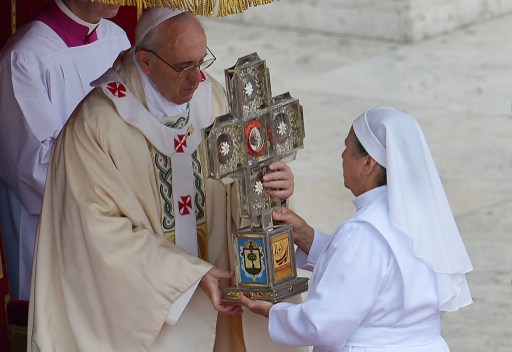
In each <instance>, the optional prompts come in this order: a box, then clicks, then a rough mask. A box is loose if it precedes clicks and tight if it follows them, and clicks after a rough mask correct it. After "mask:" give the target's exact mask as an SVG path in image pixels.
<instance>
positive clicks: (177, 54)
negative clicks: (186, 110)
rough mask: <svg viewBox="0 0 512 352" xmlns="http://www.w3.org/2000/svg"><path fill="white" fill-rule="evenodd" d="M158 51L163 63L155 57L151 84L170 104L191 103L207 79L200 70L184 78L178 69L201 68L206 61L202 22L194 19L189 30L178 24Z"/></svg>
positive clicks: (189, 22)
mask: <svg viewBox="0 0 512 352" xmlns="http://www.w3.org/2000/svg"><path fill="white" fill-rule="evenodd" d="M163 30H164V31H165V30H166V28H164V29H163ZM164 33H165V32H164ZM154 51H155V52H156V53H157V55H158V56H160V58H161V59H159V58H158V57H156V56H155V55H153V56H152V69H151V72H150V73H149V74H148V76H149V78H150V79H151V81H152V82H153V83H154V84H155V86H156V88H157V89H158V91H159V92H160V93H161V94H162V95H163V96H164V97H165V98H166V99H167V100H169V101H171V102H173V103H175V104H178V105H179V104H184V103H187V102H189V101H190V100H191V99H192V96H193V95H194V92H195V91H196V89H197V87H198V86H199V83H200V82H201V81H203V75H202V73H201V72H200V70H199V68H198V67H195V68H192V69H189V70H187V71H186V73H184V74H182V75H181V76H180V74H178V72H176V71H175V70H174V69H176V70H178V71H180V70H182V69H185V68H188V67H190V66H195V65H198V64H199V63H200V62H201V61H202V60H203V58H204V57H205V55H206V35H205V33H204V30H203V28H202V27H201V25H200V24H199V22H197V20H195V19H190V21H188V22H187V25H186V26H185V24H184V23H178V24H175V25H174V26H173V28H172V30H171V31H170V35H169V40H168V41H167V42H166V43H165V45H161V46H160V47H158V48H156V50H154ZM164 61H165V62H164ZM169 65H170V66H172V67H169ZM173 68H174V69H173Z"/></svg>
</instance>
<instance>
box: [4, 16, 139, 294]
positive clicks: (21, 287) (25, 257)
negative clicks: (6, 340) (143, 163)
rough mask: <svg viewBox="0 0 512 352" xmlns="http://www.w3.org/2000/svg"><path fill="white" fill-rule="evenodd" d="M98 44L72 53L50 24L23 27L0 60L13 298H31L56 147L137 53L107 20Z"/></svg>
mask: <svg viewBox="0 0 512 352" xmlns="http://www.w3.org/2000/svg"><path fill="white" fill-rule="evenodd" d="M96 31H97V36H98V40H96V41H95V42H93V43H90V44H87V45H83V46H76V47H67V46H66V44H65V43H64V42H63V40H62V39H61V38H60V37H59V36H58V35H57V34H56V33H55V32H54V31H53V30H52V29H51V28H50V27H48V26H47V25H46V24H44V23H42V22H39V21H34V22H31V23H29V24H27V25H26V26H24V27H22V28H20V29H19V30H18V31H17V32H16V34H15V35H14V36H13V37H12V38H11V39H10V41H9V42H7V44H6V45H5V46H4V48H3V50H2V53H1V61H0V91H1V94H0V165H1V166H0V208H1V211H0V226H1V228H2V232H3V240H4V247H5V254H6V260H7V268H8V273H9V281H10V289H11V296H12V297H13V298H19V299H28V296H29V293H30V289H29V287H30V273H31V269H32V253H33V248H34V241H35V233H36V227H37V222H38V219H39V214H40V211H41V204H42V197H43V188H44V183H45V179H46V170H47V167H48V160H49V157H50V150H51V147H52V144H53V141H54V140H55V138H56V137H57V134H58V133H59V132H60V130H61V128H62V126H63V125H64V123H65V122H66V120H67V118H68V117H69V115H70V114H71V112H72V111H73V110H74V108H75V107H76V105H77V104H78V103H79V102H80V101H81V100H82V98H83V97H84V96H85V95H86V94H87V93H88V92H89V91H90V90H91V89H92V87H91V86H90V82H91V81H93V80H94V79H96V78H98V77H99V76H100V75H101V74H103V73H104V72H105V70H106V69H107V68H109V67H110V66H112V63H113V62H114V60H115V58H116V57H117V55H118V54H119V53H120V52H121V51H122V50H124V49H127V48H128V47H129V46H130V43H129V41H128V38H127V37H126V34H125V33H124V31H123V30H122V29H121V28H120V27H118V26H117V25H115V24H114V23H113V22H111V21H108V20H104V19H102V20H101V21H100V23H99V25H98V27H97V29H96Z"/></svg>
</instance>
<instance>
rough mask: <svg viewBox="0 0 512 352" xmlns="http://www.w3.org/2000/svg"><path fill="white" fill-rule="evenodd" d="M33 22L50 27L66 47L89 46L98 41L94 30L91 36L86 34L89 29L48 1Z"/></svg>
mask: <svg viewBox="0 0 512 352" xmlns="http://www.w3.org/2000/svg"><path fill="white" fill-rule="evenodd" d="M35 20H36V21H41V22H43V23H44V24H46V25H47V26H48V27H50V28H51V29H52V30H53V31H54V32H55V33H57V35H58V36H59V37H60V38H61V39H62V40H63V41H64V43H66V45H67V46H68V47H74V46H80V45H85V44H89V43H92V42H95V41H96V40H97V39H98V35H97V34H96V29H95V30H94V31H92V33H91V34H87V33H88V32H89V28H87V27H86V26H83V25H81V24H79V23H76V22H75V21H73V20H72V19H71V18H69V16H68V15H66V14H65V13H64V12H62V10H61V9H60V8H59V7H58V6H57V4H55V2H54V1H50V2H49V3H48V4H47V5H46V6H45V7H44V8H43V9H42V11H41V12H40V13H39V14H38V15H37V16H36V18H35Z"/></svg>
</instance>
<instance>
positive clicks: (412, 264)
mask: <svg viewBox="0 0 512 352" xmlns="http://www.w3.org/2000/svg"><path fill="white" fill-rule="evenodd" d="M354 204H355V206H356V208H357V212H356V213H355V215H353V216H352V217H351V218H350V219H349V220H347V221H346V222H345V223H343V224H342V225H341V226H340V227H339V228H338V229H337V230H336V231H335V233H334V234H333V235H332V236H327V235H325V234H322V233H321V232H319V231H315V239H314V242H313V247H312V249H311V251H310V254H309V256H308V257H307V261H308V263H307V264H308V265H310V266H314V270H313V274H312V276H311V281H310V287H309V291H308V299H307V301H306V302H305V303H303V304H300V305H292V304H289V303H279V304H277V305H275V306H273V308H272V309H271V311H270V322H269V331H270V334H271V336H272V338H273V339H274V340H275V341H278V342H281V343H287V344H293V345H311V346H316V351H328V352H338V351H341V349H342V348H343V346H357V347H368V348H385V347H393V346H394V347H400V348H402V349H400V351H404V352H406V351H420V350H421V349H414V348H412V347H410V349H408V346H422V345H429V344H432V346H434V347H435V348H434V349H428V351H436V352H445V351H448V348H447V347H446V344H445V342H444V341H443V340H442V337H441V336H440V318H441V315H442V313H441V312H440V310H439V306H438V295H437V283H436V276H435V273H434V272H433V271H432V270H431V269H430V268H429V267H428V266H427V265H426V264H425V263H424V262H422V261H421V260H420V259H418V258H417V257H415V256H414V253H413V250H412V242H411V240H410V238H409V237H408V236H406V235H405V234H403V233H402V232H400V231H399V230H397V229H396V228H394V227H392V226H390V223H389V212H388V211H389V210H388V199H387V187H386V186H382V187H378V188H375V189H373V190H370V191H368V192H366V193H364V194H362V195H361V196H359V197H357V198H356V199H355V200H354ZM302 254H303V252H302ZM297 258H298V261H299V260H302V261H303V259H304V256H303V255H302V256H301V255H298V257H297ZM302 264H306V263H304V262H302ZM429 348H433V347H431V346H430V347H429ZM348 350H349V349H347V351H348ZM360 350H361V349H358V350H357V351H360ZM425 350H426V349H425ZM343 351H345V349H344V350H343ZM372 351H373V350H372ZM376 351H381V350H376ZM393 351H394V350H393ZM421 351H423V350H421Z"/></svg>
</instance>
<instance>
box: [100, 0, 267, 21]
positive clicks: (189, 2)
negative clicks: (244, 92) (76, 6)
mask: <svg viewBox="0 0 512 352" xmlns="http://www.w3.org/2000/svg"><path fill="white" fill-rule="evenodd" d="M92 1H98V2H102V3H105V4H110V5H123V6H137V9H139V10H143V9H146V8H148V7H169V8H171V9H175V10H182V11H191V12H193V13H194V14H196V15H198V16H211V15H213V14H214V13H215V10H217V16H218V17H224V16H228V15H233V14H237V13H241V12H243V11H245V10H247V9H248V8H249V7H255V6H259V5H265V4H270V3H271V2H274V1H275V0H92ZM217 2H218V3H217Z"/></svg>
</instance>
